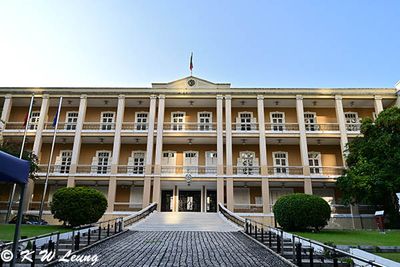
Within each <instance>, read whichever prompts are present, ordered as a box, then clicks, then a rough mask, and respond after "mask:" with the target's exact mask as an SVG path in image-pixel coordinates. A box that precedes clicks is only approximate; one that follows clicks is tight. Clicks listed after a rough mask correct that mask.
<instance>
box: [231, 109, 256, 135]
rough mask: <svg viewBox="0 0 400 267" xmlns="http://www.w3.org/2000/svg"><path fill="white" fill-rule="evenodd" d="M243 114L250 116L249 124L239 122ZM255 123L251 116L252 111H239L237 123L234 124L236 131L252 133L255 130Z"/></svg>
mask: <svg viewBox="0 0 400 267" xmlns="http://www.w3.org/2000/svg"><path fill="white" fill-rule="evenodd" d="M243 114H250V123H242V122H241V121H240V120H241V118H242V117H241V115H243ZM256 123H257V122H256V121H255V118H254V116H253V112H252V111H241V112H238V116H237V122H236V130H237V131H245V132H247V131H252V130H255V129H256Z"/></svg>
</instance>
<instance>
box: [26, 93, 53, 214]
mask: <svg viewBox="0 0 400 267" xmlns="http://www.w3.org/2000/svg"><path fill="white" fill-rule="evenodd" d="M49 104H50V100H49V95H43V96H42V105H41V107H40V117H39V121H38V124H37V129H36V135H35V141H34V142H33V149H32V153H33V154H35V155H37V156H38V157H39V159H40V157H41V155H40V153H41V149H42V133H43V129H44V126H45V123H46V120H47V113H48V111H49ZM34 187H35V183H34V182H33V181H32V179H29V181H28V184H27V187H26V193H25V201H24V203H23V210H24V212H26V211H27V210H28V209H29V203H30V202H31V200H32V196H33V190H34Z"/></svg>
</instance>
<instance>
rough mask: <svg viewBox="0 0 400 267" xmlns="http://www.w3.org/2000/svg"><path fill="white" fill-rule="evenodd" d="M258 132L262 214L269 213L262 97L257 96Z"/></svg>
mask: <svg viewBox="0 0 400 267" xmlns="http://www.w3.org/2000/svg"><path fill="white" fill-rule="evenodd" d="M257 114H258V131H259V146H260V173H261V176H262V177H261V195H262V201H263V213H270V212H271V211H270V203H269V178H268V162H267V143H266V139H265V118H264V116H265V115H264V96H263V95H258V96H257Z"/></svg>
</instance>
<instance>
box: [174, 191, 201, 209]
mask: <svg viewBox="0 0 400 267" xmlns="http://www.w3.org/2000/svg"><path fill="white" fill-rule="evenodd" d="M178 211H189V212H200V211H201V191H179V207H178Z"/></svg>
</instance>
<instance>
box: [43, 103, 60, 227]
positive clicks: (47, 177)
mask: <svg viewBox="0 0 400 267" xmlns="http://www.w3.org/2000/svg"><path fill="white" fill-rule="evenodd" d="M62 99H63V97H62V96H61V97H60V101H59V103H58V110H57V114H56V118H55V119H56V125H54V132H53V142H52V143H51V150H50V156H49V161H48V163H47V172H46V180H45V182H44V189H43V194H42V200H41V201H40V208H39V220H41V219H42V215H43V208H44V199H45V197H46V192H47V185H48V183H49V173H50V167H51V161H52V159H53V152H54V146H55V144H56V136H57V128H58V120H59V118H60V112H61V105H62Z"/></svg>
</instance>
